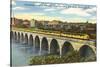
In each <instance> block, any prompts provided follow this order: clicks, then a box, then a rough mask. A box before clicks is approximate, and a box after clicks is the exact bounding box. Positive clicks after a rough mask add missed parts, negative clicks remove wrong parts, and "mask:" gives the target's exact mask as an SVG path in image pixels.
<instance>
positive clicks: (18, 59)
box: [11, 42, 39, 66]
mask: <svg viewBox="0 0 100 67" xmlns="http://www.w3.org/2000/svg"><path fill="white" fill-rule="evenodd" d="M11 45H12V66H26V65H28V63H29V59H30V57H32V56H37V55H39V53H37V52H35V49H34V47H33V46H29V45H27V44H21V43H15V42H12V43H11Z"/></svg>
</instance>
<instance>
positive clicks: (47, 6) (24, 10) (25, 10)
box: [11, 0, 96, 23]
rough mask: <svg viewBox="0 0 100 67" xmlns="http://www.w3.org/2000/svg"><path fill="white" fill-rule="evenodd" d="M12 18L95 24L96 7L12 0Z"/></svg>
mask: <svg viewBox="0 0 100 67" xmlns="http://www.w3.org/2000/svg"><path fill="white" fill-rule="evenodd" d="M11 6H12V8H11V10H12V16H13V17H16V18H19V19H28V20H31V19H36V20H48V21H52V20H60V21H64V22H65V21H67V22H86V21H89V22H90V23H96V6H95V5H82V4H63V3H44V2H35V1H34V0H33V1H32V0H12V3H11Z"/></svg>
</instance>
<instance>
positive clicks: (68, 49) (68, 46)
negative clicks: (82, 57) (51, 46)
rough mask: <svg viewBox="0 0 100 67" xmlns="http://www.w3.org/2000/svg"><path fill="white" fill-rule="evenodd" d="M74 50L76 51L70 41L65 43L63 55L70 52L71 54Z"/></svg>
mask: <svg viewBox="0 0 100 67" xmlns="http://www.w3.org/2000/svg"><path fill="white" fill-rule="evenodd" d="M73 50H74V48H73V46H72V44H71V43H70V42H68V41H65V42H64V44H63V46H62V55H64V54H67V53H68V52H71V51H73Z"/></svg>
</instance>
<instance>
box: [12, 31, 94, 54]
mask: <svg viewBox="0 0 100 67" xmlns="http://www.w3.org/2000/svg"><path fill="white" fill-rule="evenodd" d="M11 38H12V39H13V40H15V41H17V42H19V43H23V44H27V45H29V46H33V47H34V49H35V50H36V51H37V52H39V53H42V52H43V51H45V54H59V55H60V56H62V55H64V54H66V53H68V52H69V51H71V50H76V51H79V53H80V55H81V56H91V55H95V54H96V47H95V46H94V45H95V43H94V42H92V41H87V40H79V39H72V38H66V37H58V36H53V35H45V34H39V33H30V32H24V31H15V30H13V31H11Z"/></svg>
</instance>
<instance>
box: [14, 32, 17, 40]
mask: <svg viewBox="0 0 100 67" xmlns="http://www.w3.org/2000/svg"><path fill="white" fill-rule="evenodd" d="M14 40H15V41H17V32H15V33H14Z"/></svg>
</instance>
